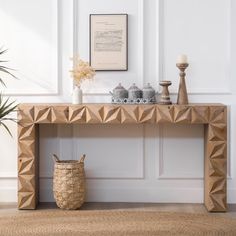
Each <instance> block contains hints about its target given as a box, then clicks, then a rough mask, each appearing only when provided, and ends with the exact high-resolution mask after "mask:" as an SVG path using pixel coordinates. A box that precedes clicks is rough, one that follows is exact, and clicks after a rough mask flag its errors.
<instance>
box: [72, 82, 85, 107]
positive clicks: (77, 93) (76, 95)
mask: <svg viewBox="0 0 236 236" xmlns="http://www.w3.org/2000/svg"><path fill="white" fill-rule="evenodd" d="M81 103H83V91H82V89H81V88H80V87H79V86H75V87H74V90H73V94H72V104H81Z"/></svg>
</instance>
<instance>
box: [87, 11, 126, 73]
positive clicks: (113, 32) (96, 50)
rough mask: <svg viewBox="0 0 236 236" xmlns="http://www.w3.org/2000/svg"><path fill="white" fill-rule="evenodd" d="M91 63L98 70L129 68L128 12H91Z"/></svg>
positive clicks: (124, 69) (122, 69)
mask: <svg viewBox="0 0 236 236" xmlns="http://www.w3.org/2000/svg"><path fill="white" fill-rule="evenodd" d="M90 65H91V66H92V67H93V68H94V69H95V70H96V71H127V70H128V14H90Z"/></svg>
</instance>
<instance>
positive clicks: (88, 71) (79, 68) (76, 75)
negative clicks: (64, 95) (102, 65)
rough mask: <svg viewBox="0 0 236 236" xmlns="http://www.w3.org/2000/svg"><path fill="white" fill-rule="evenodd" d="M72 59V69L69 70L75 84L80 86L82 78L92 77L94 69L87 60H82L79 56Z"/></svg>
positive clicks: (88, 78)
mask: <svg viewBox="0 0 236 236" xmlns="http://www.w3.org/2000/svg"><path fill="white" fill-rule="evenodd" d="M73 60H74V69H73V70H71V71H70V72H71V76H72V78H73V79H74V82H75V85H77V86H78V87H80V85H81V83H82V82H83V81H84V80H90V79H93V77H94V76H95V74H96V73H95V70H94V69H93V68H92V67H91V66H90V65H89V63H88V62H85V61H83V60H82V59H81V58H80V57H77V58H75V59H73Z"/></svg>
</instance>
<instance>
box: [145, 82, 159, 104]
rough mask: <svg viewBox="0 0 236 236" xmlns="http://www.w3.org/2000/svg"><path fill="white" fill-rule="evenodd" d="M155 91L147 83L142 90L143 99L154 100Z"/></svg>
mask: <svg viewBox="0 0 236 236" xmlns="http://www.w3.org/2000/svg"><path fill="white" fill-rule="evenodd" d="M155 94H156V92H155V89H154V88H153V87H152V86H151V85H150V83H148V84H147V85H146V86H145V87H144V88H143V99H147V100H150V99H155Z"/></svg>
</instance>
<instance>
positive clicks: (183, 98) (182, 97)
mask: <svg viewBox="0 0 236 236" xmlns="http://www.w3.org/2000/svg"><path fill="white" fill-rule="evenodd" d="M176 66H177V67H178V68H179V70H180V73H179V76H180V82H179V92H178V98H177V104H179V105H184V104H188V93H187V88H186V84H185V75H186V74H185V70H186V68H187V67H188V63H177V64H176Z"/></svg>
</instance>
